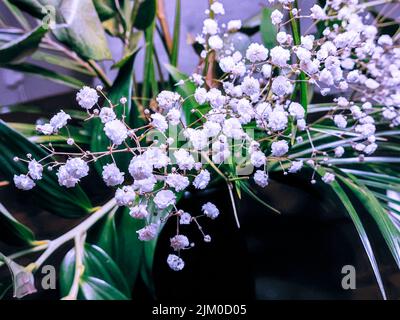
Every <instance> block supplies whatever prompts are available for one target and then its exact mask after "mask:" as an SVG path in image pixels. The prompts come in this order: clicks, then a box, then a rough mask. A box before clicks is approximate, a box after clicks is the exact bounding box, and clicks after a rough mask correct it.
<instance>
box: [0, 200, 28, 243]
mask: <svg viewBox="0 0 400 320" xmlns="http://www.w3.org/2000/svg"><path fill="white" fill-rule="evenodd" d="M0 226H1V232H0V239H1V240H2V241H4V242H6V243H8V244H11V245H31V244H32V242H33V241H34V240H35V236H34V234H33V232H32V230H30V229H29V228H28V227H26V226H24V225H23V224H22V223H20V222H19V221H18V220H17V219H15V218H14V217H13V216H12V215H11V213H10V212H9V211H8V210H7V209H6V208H5V207H4V206H3V204H2V203H0Z"/></svg>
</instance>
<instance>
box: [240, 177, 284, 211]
mask: <svg viewBox="0 0 400 320" xmlns="http://www.w3.org/2000/svg"><path fill="white" fill-rule="evenodd" d="M239 181H240V187H241V188H242V189H243V191H244V192H246V193H247V194H248V195H249V196H250V197H252V198H253V199H254V200H256V201H258V202H259V203H261V204H262V205H263V206H265V207H266V208H268V209H269V210H271V211H274V212H275V213H280V211H279V210H277V209H275V208H274V207H272V206H271V205H269V204H268V203H266V202H265V201H263V200H262V199H260V198H259V197H258V196H257V195H256V194H255V193H254V191H253V190H251V188H250V187H249V185H248V182H245V181H242V180H239Z"/></svg>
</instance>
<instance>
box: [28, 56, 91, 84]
mask: <svg viewBox="0 0 400 320" xmlns="http://www.w3.org/2000/svg"><path fill="white" fill-rule="evenodd" d="M31 58H32V59H33V60H36V61H43V62H46V63H48V64H52V65H55V66H58V67H61V68H64V69H68V70H73V71H76V72H79V73H82V74H85V75H89V76H91V77H95V76H96V74H95V73H94V72H91V71H89V70H87V69H85V68H83V67H82V65H80V64H79V63H77V62H75V61H74V60H71V59H69V58H65V57H62V56H60V55H55V54H50V53H48V52H45V51H44V50H38V51H36V52H35V53H34V54H33V55H32V56H31Z"/></svg>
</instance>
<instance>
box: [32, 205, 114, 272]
mask: <svg viewBox="0 0 400 320" xmlns="http://www.w3.org/2000/svg"><path fill="white" fill-rule="evenodd" d="M115 206H116V201H115V199H114V198H112V199H111V200H109V201H108V202H107V203H106V204H105V205H103V206H102V207H101V208H100V209H99V210H98V211H96V212H95V213H93V214H92V215H91V216H89V218H87V219H86V220H84V221H83V222H82V223H80V224H79V225H77V226H76V227H75V228H73V229H71V230H70V231H68V232H67V233H65V234H63V235H62V236H60V237H58V238H57V239H55V240H51V241H50V242H49V245H48V247H47V249H46V250H45V252H43V254H42V255H41V256H40V257H39V258H38V259H37V260H36V261H35V262H34V265H33V270H37V269H38V268H39V267H40V266H41V265H42V264H43V263H44V262H45V261H46V260H47V259H48V258H49V257H50V256H51V254H52V253H53V252H54V251H56V250H57V249H58V248H59V247H60V246H62V245H63V244H64V243H66V242H68V241H69V240H71V239H74V238H75V237H76V236H77V235H79V234H82V233H84V232H86V231H87V230H88V229H90V228H91V227H92V226H93V225H94V224H95V223H96V222H97V221H98V220H100V219H101V218H102V217H103V216H105V215H106V214H107V213H108V212H109V211H110V210H111V209H112V208H113V207H115Z"/></svg>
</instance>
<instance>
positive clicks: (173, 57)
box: [170, 0, 181, 67]
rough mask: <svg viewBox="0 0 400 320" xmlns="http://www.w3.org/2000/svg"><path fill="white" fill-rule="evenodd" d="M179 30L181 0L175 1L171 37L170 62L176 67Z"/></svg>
mask: <svg viewBox="0 0 400 320" xmlns="http://www.w3.org/2000/svg"><path fill="white" fill-rule="evenodd" d="M180 31H181V0H176V2H175V22H174V36H173V39H172V52H171V59H170V61H171V64H172V65H173V66H174V67H176V66H177V65H178V56H179V35H180Z"/></svg>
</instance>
